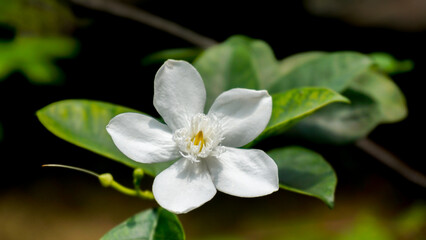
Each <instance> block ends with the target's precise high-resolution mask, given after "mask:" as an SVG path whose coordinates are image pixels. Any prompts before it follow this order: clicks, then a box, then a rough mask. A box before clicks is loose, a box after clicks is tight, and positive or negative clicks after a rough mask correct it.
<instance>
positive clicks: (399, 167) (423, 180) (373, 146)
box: [355, 138, 426, 187]
mask: <svg viewBox="0 0 426 240" xmlns="http://www.w3.org/2000/svg"><path fill="white" fill-rule="evenodd" d="M355 145H356V146H357V147H359V148H360V149H362V150H364V151H365V152H366V153H368V154H370V155H371V156H373V157H375V158H376V159H377V160H379V161H380V162H381V163H383V164H385V165H386V166H388V167H390V168H392V169H393V170H395V171H397V172H398V173H399V174H401V175H402V176H404V177H405V178H406V179H408V180H410V181H411V182H413V183H416V184H418V185H420V186H422V187H426V177H425V176H424V175H423V174H421V173H420V172H417V171H416V170H414V169H412V168H410V167H409V166H408V165H406V164H405V163H404V162H402V161H401V160H400V159H398V158H397V157H396V156H395V155H393V154H392V153H390V152H389V151H388V150H386V149H385V148H383V147H381V146H379V145H378V144H377V143H375V142H373V141H371V140H370V139H368V138H364V139H360V140H358V141H357V142H356V144H355Z"/></svg>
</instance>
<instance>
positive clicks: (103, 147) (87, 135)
mask: <svg viewBox="0 0 426 240" xmlns="http://www.w3.org/2000/svg"><path fill="white" fill-rule="evenodd" d="M124 112H138V111H136V110H133V109H130V108H126V107H122V106H119V105H114V104H111V103H105V102H100V101H91V100H64V101H59V102H55V103H52V104H50V105H48V106H46V107H44V108H42V109H40V110H39V111H37V117H38V119H39V120H40V122H41V123H42V124H43V125H44V126H45V127H46V128H47V129H48V130H49V131H51V132H52V133H53V134H55V135H56V136H58V137H60V138H62V139H64V140H66V141H68V142H70V143H73V144H75V145H77V146H80V147H83V148H86V149H88V150H90V151H93V152H95V153H98V154H100V155H103V156H105V157H108V158H111V159H113V160H116V161H118V162H120V163H123V164H126V165H128V166H130V167H133V168H142V169H143V170H144V171H145V172H146V173H148V174H150V175H152V176H155V175H156V174H158V173H159V172H161V171H162V170H164V169H165V168H167V167H168V166H169V165H170V164H171V163H168V162H166V163H157V164H142V163H138V162H135V161H133V160H131V159H129V158H128V157H126V156H125V155H124V154H123V153H121V152H120V151H119V150H118V148H117V147H116V146H115V145H114V143H113V141H112V139H111V137H110V136H109V134H108V133H107V131H106V126H107V125H108V123H109V121H110V120H111V119H112V118H113V117H114V116H116V115H118V114H120V113H124Z"/></svg>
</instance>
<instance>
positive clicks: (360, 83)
mask: <svg viewBox="0 0 426 240" xmlns="http://www.w3.org/2000/svg"><path fill="white" fill-rule="evenodd" d="M350 88H351V89H354V90H356V91H358V92H361V93H364V94H366V95H368V96H369V97H371V98H372V99H373V100H374V101H376V102H377V104H378V106H379V109H380V112H381V114H382V121H381V122H383V123H393V122H397V121H400V120H402V119H404V118H405V117H406V116H407V106H406V103H405V97H404V94H403V93H402V92H401V90H400V89H399V88H398V86H397V85H396V84H395V83H394V82H393V81H392V79H390V78H389V77H387V76H386V75H384V74H381V73H378V72H375V71H373V70H370V71H368V72H365V73H363V74H362V75H360V76H359V77H358V78H356V79H355V80H354V81H353V82H352V84H351V86H350Z"/></svg>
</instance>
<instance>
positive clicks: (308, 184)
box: [267, 146, 337, 208]
mask: <svg viewBox="0 0 426 240" xmlns="http://www.w3.org/2000/svg"><path fill="white" fill-rule="evenodd" d="M267 153H268V155H269V156H270V157H271V158H272V159H274V161H275V162H276V163H277V165H278V175H279V183H280V187H281V188H283V189H286V190H289V191H293V192H297V193H301V194H305V195H309V196H313V197H316V198H319V199H321V200H322V201H324V202H325V203H326V204H327V205H328V206H329V207H330V208H332V207H333V206H334V191H335V189H336V184H337V177H336V174H335V173H334V170H333V168H332V167H331V166H330V164H328V162H327V161H325V160H324V158H323V157H322V156H321V155H319V154H318V153H316V152H313V151H311V150H308V149H306V148H302V147H298V146H290V147H285V148H280V149H274V150H271V151H268V152H267Z"/></svg>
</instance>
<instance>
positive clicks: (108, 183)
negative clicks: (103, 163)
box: [98, 173, 114, 187]
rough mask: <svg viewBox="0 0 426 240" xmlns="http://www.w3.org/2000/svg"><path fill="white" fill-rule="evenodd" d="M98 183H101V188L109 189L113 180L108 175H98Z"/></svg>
mask: <svg viewBox="0 0 426 240" xmlns="http://www.w3.org/2000/svg"><path fill="white" fill-rule="evenodd" d="M98 179H99V182H101V184H102V186H103V187H109V186H111V184H112V183H113V182H114V178H113V177H112V175H111V174H110V173H104V174H101V175H99V177H98Z"/></svg>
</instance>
